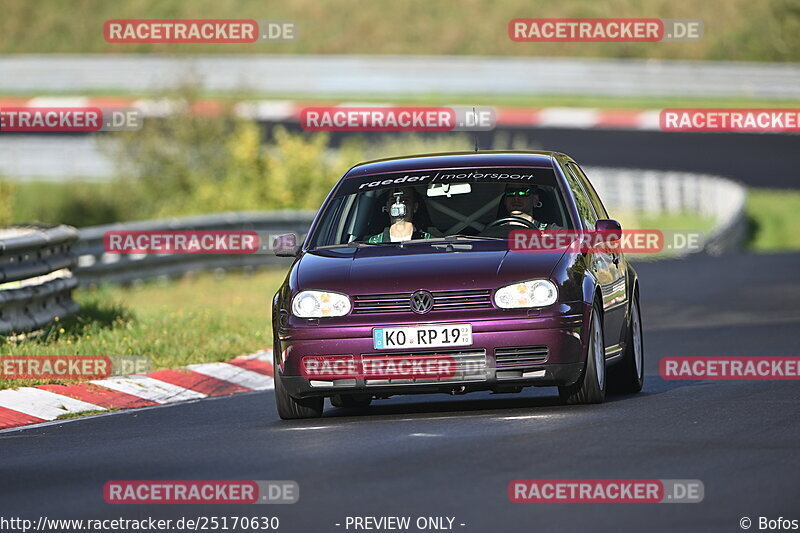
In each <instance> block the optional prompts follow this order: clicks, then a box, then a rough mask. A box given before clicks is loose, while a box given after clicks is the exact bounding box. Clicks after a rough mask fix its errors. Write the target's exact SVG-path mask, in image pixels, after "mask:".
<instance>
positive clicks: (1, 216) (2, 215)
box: [0, 178, 17, 228]
mask: <svg viewBox="0 0 800 533" xmlns="http://www.w3.org/2000/svg"><path fill="white" fill-rule="evenodd" d="M16 192H17V187H16V186H15V185H14V184H13V183H9V182H7V181H3V180H2V178H0V228H2V227H5V226H9V225H10V224H11V220H12V218H13V210H12V209H13V206H14V197H15V195H16Z"/></svg>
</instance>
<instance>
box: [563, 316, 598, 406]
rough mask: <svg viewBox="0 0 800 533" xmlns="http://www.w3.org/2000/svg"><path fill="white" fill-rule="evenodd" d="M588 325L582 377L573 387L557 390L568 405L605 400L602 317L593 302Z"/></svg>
mask: <svg viewBox="0 0 800 533" xmlns="http://www.w3.org/2000/svg"><path fill="white" fill-rule="evenodd" d="M590 320H591V322H590V325H589V347H588V350H587V351H586V366H584V368H583V375H582V376H581V377H580V379H579V380H578V381H577V383H575V384H574V385H568V386H565V387H559V388H558V395H559V397H560V398H561V401H562V402H564V403H566V404H570V405H582V404H590V403H602V402H603V400H605V398H606V379H605V377H606V357H605V354H606V351H605V339H604V338H603V316H602V313H601V312H600V306H599V305H598V304H597V302H595V304H594V305H593V306H592V316H591V317H590Z"/></svg>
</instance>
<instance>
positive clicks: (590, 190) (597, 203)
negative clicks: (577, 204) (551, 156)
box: [567, 163, 609, 218]
mask: <svg viewBox="0 0 800 533" xmlns="http://www.w3.org/2000/svg"><path fill="white" fill-rule="evenodd" d="M567 166H569V168H571V169H572V171H573V172H574V173H575V175H576V176H577V177H578V179H579V180H580V182H581V184H582V185H583V188H584V190H585V191H586V193H587V194H588V195H589V199H590V200H591V201H592V205H593V206H594V210H595V211H596V212H597V214H598V216H599V217H600V218H609V216H608V211H606V208H605V206H604V205H603V202H602V201H601V200H600V195H598V194H597V191H595V190H594V187H593V186H592V184H591V182H590V181H589V178H587V177H586V174H584V172H583V170H582V169H581V167H579V166H578V165H576V164H575V163H567Z"/></svg>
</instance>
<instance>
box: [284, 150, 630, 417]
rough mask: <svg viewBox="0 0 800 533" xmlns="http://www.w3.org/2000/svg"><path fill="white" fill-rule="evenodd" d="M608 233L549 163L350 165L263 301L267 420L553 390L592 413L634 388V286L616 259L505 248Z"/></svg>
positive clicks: (580, 183)
mask: <svg viewBox="0 0 800 533" xmlns="http://www.w3.org/2000/svg"><path fill="white" fill-rule="evenodd" d="M520 229H523V230H537V231H541V230H550V229H555V230H578V231H580V230H595V229H597V230H612V231H619V229H620V227H619V224H618V223H617V222H616V221H614V220H611V219H610V218H609V216H608V213H607V212H606V209H605V207H604V206H603V204H602V202H601V201H600V198H599V197H598V195H597V193H596V192H595V190H594V188H593V187H592V185H591V183H590V182H589V180H588V179H587V177H586V175H585V174H584V172H583V171H582V170H581V168H580V167H579V166H578V164H577V163H575V161H573V160H572V159H571V158H570V157H568V156H566V155H564V154H561V153H556V152H469V153H449V154H431V155H419V156H410V157H403V158H396V159H385V160H380V161H372V162H368V163H362V164H360V165H357V166H355V167H353V168H352V169H350V170H349V171H348V172H347V173H346V174H345V175H344V177H342V179H341V180H339V182H338V183H337V184H336V186H335V187H334V188H333V190H332V191H331V193H330V194H329V195H328V197H327V199H326V200H325V202H324V204H323V205H322V208H321V209H320V211H319V213H318V214H317V216H316V218H315V219H314V222H313V223H312V225H311V228H310V230H309V233H308V236H307V237H306V239H305V241H304V242H303V243H302V245H301V246H298V245H297V244H296V242H295V240H294V237H293V236H291V235H287V236H283V237H282V238H281V239H279V241H278V242H279V243H280V244H279V245H277V247H276V253H277V254H278V255H282V256H296V258H295V260H294V263H293V264H292V266H291V268H290V270H289V273H288V275H287V277H286V280H285V282H284V283H283V285H282V286H281V288H280V290H279V291H278V293H277V294H276V295H275V298H274V300H273V308H272V321H273V331H274V358H275V359H274V366H275V396H276V404H277V408H278V414H279V415H280V417H281V418H283V419H293V418H309V417H318V416H321V415H322V411H323V405H324V399H325V398H326V397H328V398H330V400H331V403H332V404H333V405H334V406H337V407H366V406H368V405H369V404H370V402H372V401H373V400H374V399H380V398H387V397H389V396H393V395H397V394H414V393H433V392H444V393H450V394H461V393H467V392H472V391H480V390H490V391H494V392H498V393H511V392H520V391H521V390H522V389H523V388H524V387H529V386H555V387H558V392H559V396H560V397H561V399H562V400H563V401H564V402H565V403H573V404H584V403H599V402H602V401H603V400H604V398H605V395H606V390H607V388H608V389H609V390H611V389H613V390H616V391H624V392H638V391H639V390H641V388H642V383H643V379H644V361H643V344H642V326H641V318H640V314H639V285H638V280H637V277H636V272H635V271H634V269H633V268H632V267H631V265H630V264H629V263H628V262H627V260H626V258H625V256H624V254H622V253H617V252H613V251H609V250H608V249H606V250H589V251H582V250H579V249H576V248H574V247H569V246H564V247H562V248H554V249H549V250H546V251H540V252H539V253H523V252H521V251H517V250H514V249H510V246H509V243H510V240H509V234H510V233H511V232H512V231H514V230H520Z"/></svg>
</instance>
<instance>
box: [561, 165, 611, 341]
mask: <svg viewBox="0 0 800 533" xmlns="http://www.w3.org/2000/svg"><path fill="white" fill-rule="evenodd" d="M565 175H566V177H567V181H568V182H569V185H570V189H572V193H573V196H574V197H575V202H576V207H577V208H578V213H579V215H580V217H581V223H582V225H583V227H584V229H587V230H594V229H595V227H596V224H597V220H598V219H600V218H606V217H607V215H606V213H605V208H603V211H602V212H601V213H602V214H600V213H598V211H597V208H596V207H595V205H594V203H593V202H592V200H591V197H590V195H589V194H588V193H587V191H586V187H584V185H583V180H582V179H581V174H580V173H579V172H578V171H577V169H576V165H574V164H572V163H567V164H566V168H565ZM601 207H602V206H601ZM586 259H587V262H588V267H589V270H590V271H591V272H592V274H594V277H595V279H597V283H598V284H599V285H600V291H601V293H602V295H603V318H604V320H603V333H604V335H605V344H606V347H607V349H606V353H607V355H609V356H611V355H616V353H615V352H616V351H617V350H618V348H619V346H618V345H619V343H620V340H621V338H620V331H621V328H622V324H623V323H624V321H625V305H624V300H625V288H624V284H625V280H624V276H622V277H621V276H620V269H619V265H618V262H619V256H618V254H616V253H613V252H609V251H603V250H594V251H590V252H588V253H587V256H586ZM620 287H622V292H621V293H620Z"/></svg>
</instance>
